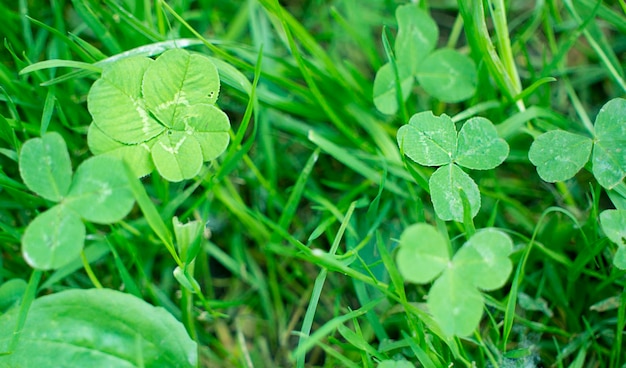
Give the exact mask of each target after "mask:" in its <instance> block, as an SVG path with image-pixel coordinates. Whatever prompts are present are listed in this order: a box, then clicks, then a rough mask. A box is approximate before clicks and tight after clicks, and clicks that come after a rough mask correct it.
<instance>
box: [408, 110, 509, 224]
mask: <svg viewBox="0 0 626 368" xmlns="http://www.w3.org/2000/svg"><path fill="white" fill-rule="evenodd" d="M397 139H398V146H399V147H400V150H401V151H402V152H404V154H406V155H407V156H408V157H409V158H410V159H412V160H413V161H415V162H417V163H418V164H420V165H424V166H439V168H438V169H437V170H436V171H435V172H434V173H433V174H432V176H431V177H430V180H429V183H428V186H429V188H430V194H431V197H432V201H433V206H434V208H435V212H436V213H437V216H439V218H441V219H442V220H444V221H449V220H454V221H459V222H462V221H463V200H462V197H461V193H460V190H463V192H464V193H465V195H466V196H467V199H468V200H469V204H470V212H471V215H472V217H474V216H476V214H477V213H478V210H479V209H480V192H479V190H478V186H477V185H476V183H475V182H474V180H472V178H471V177H470V176H469V175H467V174H466V173H465V172H464V171H463V170H462V169H461V166H462V167H465V168H468V169H473V170H489V169H493V168H495V167H497V166H498V165H500V164H501V163H502V162H503V161H504V160H505V159H506V157H507V156H508V154H509V146H508V144H507V143H506V141H504V140H503V139H502V138H499V137H498V134H497V132H496V128H495V126H494V125H493V123H491V121H489V120H487V119H485V118H482V117H475V118H471V119H469V120H467V121H466V122H465V124H463V127H462V128H461V130H460V131H459V132H458V134H457V131H456V128H455V126H454V123H453V122H452V119H450V117H449V116H447V115H445V114H443V115H441V116H435V115H433V113H432V112H431V111H425V112H421V113H418V114H415V115H413V116H412V117H411V119H410V120H409V122H408V124H406V125H404V126H402V127H400V129H399V130H398V135H397Z"/></svg>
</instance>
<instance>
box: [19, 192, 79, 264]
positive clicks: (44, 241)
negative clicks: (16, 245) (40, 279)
mask: <svg viewBox="0 0 626 368" xmlns="http://www.w3.org/2000/svg"><path fill="white" fill-rule="evenodd" d="M84 242H85V225H83V223H82V221H81V220H80V218H79V217H78V215H77V214H76V213H75V212H74V211H72V210H70V209H68V208H67V207H66V206H64V205H62V204H61V205H57V206H54V207H52V208H51V209H49V210H48V211H46V212H43V213H42V214H40V215H39V216H37V217H35V219H34V220H33V221H32V222H31V223H30V224H28V226H27V227H26V231H24V236H23V237H22V254H23V255H24V259H25V260H26V262H27V263H28V264H29V265H30V266H31V267H33V268H36V269H39V270H51V269H57V268H60V267H63V266H65V265H66V264H68V263H69V262H71V261H73V260H74V259H75V258H77V257H78V256H79V255H80V252H81V250H82V249H83V245H84Z"/></svg>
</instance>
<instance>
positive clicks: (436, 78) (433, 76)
mask: <svg viewBox="0 0 626 368" xmlns="http://www.w3.org/2000/svg"><path fill="white" fill-rule="evenodd" d="M417 80H418V82H419V84H420V85H421V86H422V88H424V90H425V91H426V92H427V93H428V94H430V95H431V96H433V97H435V98H437V99H439V100H441V101H444V102H459V101H463V100H466V99H468V98H470V97H472V96H473V95H474V93H476V85H477V84H478V77H477V72H476V65H475V64H474V61H473V60H472V59H470V58H469V57H468V56H465V55H463V54H461V53H459V52H458V51H455V50H451V49H441V50H437V51H435V52H433V53H432V54H430V55H429V56H428V57H427V58H426V59H425V60H424V61H423V62H422V63H421V64H420V66H419V70H418V72H417Z"/></svg>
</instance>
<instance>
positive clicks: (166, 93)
mask: <svg viewBox="0 0 626 368" xmlns="http://www.w3.org/2000/svg"><path fill="white" fill-rule="evenodd" d="M219 89H220V79H219V75H218V73H217V68H216V67H215V65H213V63H212V62H211V61H210V60H209V59H208V58H206V57H204V56H201V55H196V54H190V53H189V52H187V51H185V50H182V49H172V50H168V51H166V52H164V53H163V54H162V55H161V56H159V58H157V59H156V61H155V62H154V63H153V64H152V65H151V66H150V67H149V68H148V70H146V73H145V76H144V79H143V96H144V98H145V100H146V105H147V106H148V108H149V109H150V111H151V112H152V113H153V114H154V116H156V117H157V118H158V119H159V121H160V122H161V123H162V124H164V125H165V126H167V127H170V128H171V127H173V126H174V125H175V124H176V122H177V121H178V120H179V119H180V118H181V117H182V116H183V108H184V107H185V106H193V105H195V104H198V103H207V104H215V101H217V96H218V93H219Z"/></svg>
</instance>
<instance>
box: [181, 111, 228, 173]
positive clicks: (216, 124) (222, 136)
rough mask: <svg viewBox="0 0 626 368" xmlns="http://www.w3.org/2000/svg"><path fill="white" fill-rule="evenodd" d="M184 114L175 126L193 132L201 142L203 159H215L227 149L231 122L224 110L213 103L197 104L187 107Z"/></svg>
mask: <svg viewBox="0 0 626 368" xmlns="http://www.w3.org/2000/svg"><path fill="white" fill-rule="evenodd" d="M184 116H185V118H184V119H183V121H182V122H179V123H177V124H176V125H175V126H174V128H175V129H176V130H184V131H186V132H192V134H191V135H192V136H193V137H194V138H195V139H196V140H197V141H198V143H199V144H200V148H201V150H202V161H210V160H213V159H215V158H217V157H218V156H219V155H221V154H222V153H223V152H224V150H226V148H227V147H228V143H229V142H230V135H229V134H228V131H229V130H230V122H229V120H228V116H227V115H226V114H225V113H224V112H223V111H222V110H220V109H218V108H217V107H215V106H213V105H207V104H197V105H194V106H189V107H187V108H185V112H184Z"/></svg>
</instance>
